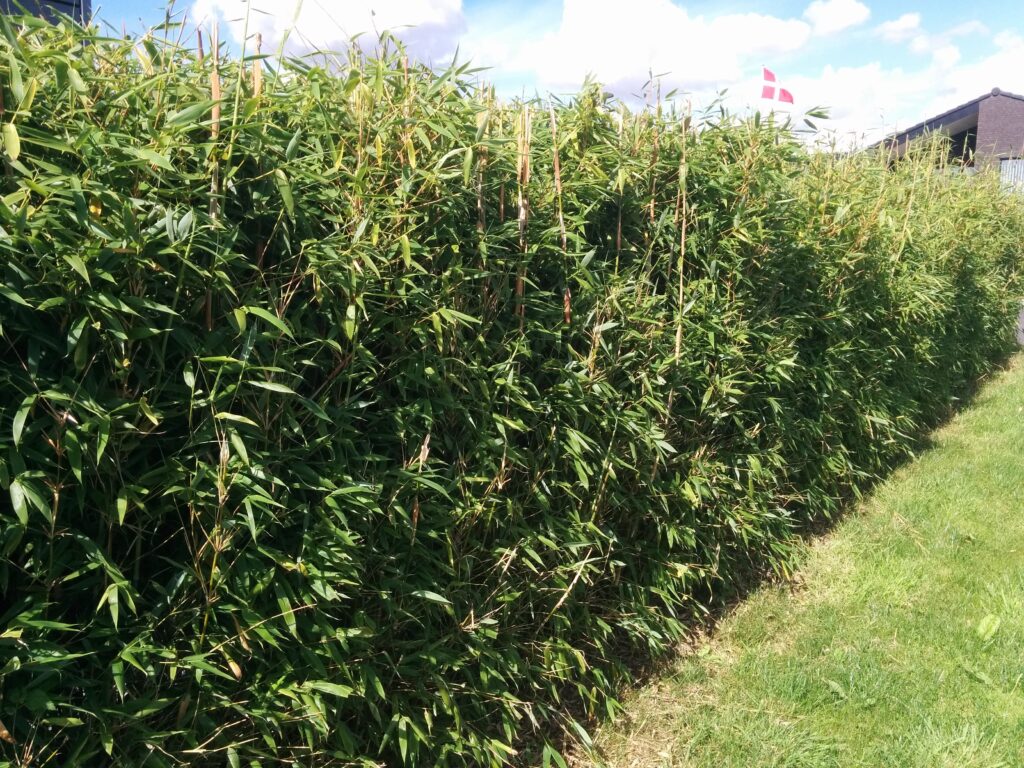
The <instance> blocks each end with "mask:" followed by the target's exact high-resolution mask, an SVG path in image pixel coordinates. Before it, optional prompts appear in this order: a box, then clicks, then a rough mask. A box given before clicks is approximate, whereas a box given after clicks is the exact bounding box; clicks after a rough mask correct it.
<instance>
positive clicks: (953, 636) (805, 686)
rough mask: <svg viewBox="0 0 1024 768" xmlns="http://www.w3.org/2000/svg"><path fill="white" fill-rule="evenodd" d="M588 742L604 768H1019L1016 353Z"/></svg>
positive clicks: (1022, 505)
mask: <svg viewBox="0 0 1024 768" xmlns="http://www.w3.org/2000/svg"><path fill="white" fill-rule="evenodd" d="M932 440H933V443H934V445H933V447H932V448H931V449H929V450H926V451H924V452H922V453H921V455H920V456H919V458H918V459H917V460H915V461H913V462H911V463H910V464H908V465H907V466H905V467H903V468H902V469H900V470H899V471H897V472H896V473H894V474H893V475H892V477H891V478H889V479H888V480H887V481H886V482H885V483H884V484H882V485H880V486H879V487H877V488H876V489H875V491H874V492H873V493H872V495H871V496H870V498H868V499H866V500H865V501H864V502H863V503H862V504H861V505H859V506H858V508H857V509H856V510H854V511H853V512H851V514H850V515H848V517H847V518H846V519H844V520H843V521H842V522H841V523H840V524H838V525H837V526H836V527H835V529H834V530H833V531H832V532H830V533H829V534H828V535H827V536H826V537H824V538H822V539H820V540H818V541H815V542H813V543H812V544H811V545H810V546H809V547H808V551H807V553H806V560H805V562H804V564H803V566H802V567H801V568H800V571H799V574H798V577H797V580H796V583H794V584H789V585H776V586H770V587H766V588H763V589H761V590H760V591H758V592H757V593H756V594H754V595H753V596H751V597H750V598H749V599H747V600H746V601H744V602H743V604H742V605H740V606H739V607H738V608H737V609H736V610H735V611H734V612H732V613H731V614H730V615H729V616H728V617H726V618H725V619H724V620H723V621H722V623H721V624H720V625H719V627H718V628H717V629H716V630H715V632H714V636H713V637H712V638H711V639H710V640H708V641H707V642H706V643H705V644H702V645H701V646H699V647H698V649H697V650H695V651H694V652H692V653H688V654H686V655H685V657H684V658H682V659H681V660H679V661H678V662H676V663H675V664H674V665H673V666H672V667H671V668H670V670H668V671H667V672H666V673H664V674H662V675H661V676H660V677H659V678H658V679H657V680H656V681H655V682H653V683H651V684H650V685H649V686H647V687H645V688H643V689H641V690H638V691H636V692H635V693H634V694H633V695H631V696H629V697H627V699H626V702H625V707H626V710H625V714H624V715H623V716H622V717H621V718H620V721H619V722H618V723H617V724H616V725H615V726H612V727H608V728H606V729H604V731H603V732H601V733H600V734H599V737H598V741H597V743H598V746H599V749H600V750H601V753H602V755H603V759H604V760H605V761H607V763H608V764H609V765H611V766H637V767H638V768H648V767H654V766H666V767H667V766H708V768H710V767H711V766H714V767H715V768H723V767H724V766H737V767H739V766H742V768H759V767H761V766H764V767H765V768H767V767H768V766H773V767H778V768H804V767H805V766H806V768H812V767H813V768H818V767H819V766H821V767H825V766H836V767H837V768H853V767H855V766H880V767H881V766H886V767H890V766H898V767H900V768H911V767H914V766H919V767H920V768H939V767H942V766H949V767H950V768H954V767H955V768H969V767H972V766H977V767H978V768H981V767H982V766H984V768H995V767H996V766H1024V359H1022V358H1020V357H1018V358H1017V359H1016V360H1015V361H1014V364H1013V365H1012V366H1011V368H1010V370H1008V371H1007V372H1005V373H1002V374H1000V375H998V376H996V377H994V378H993V380H992V381H990V382H989V383H987V385H986V386H984V388H983V389H982V390H981V392H980V393H979V395H978V397H977V398H976V400H975V402H974V403H973V405H972V406H971V407H970V408H969V409H967V410H965V411H964V412H963V413H961V414H960V415H958V416H957V417H956V418H954V419H953V420H952V421H951V422H950V423H949V424H948V425H946V426H945V427H943V428H942V429H940V430H938V431H937V432H936V433H935V434H934V435H933V436H932Z"/></svg>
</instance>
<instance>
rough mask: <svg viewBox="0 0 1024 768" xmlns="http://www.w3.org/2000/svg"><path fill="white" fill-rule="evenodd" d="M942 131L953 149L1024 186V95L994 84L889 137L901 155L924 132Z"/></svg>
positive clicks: (967, 159) (890, 144)
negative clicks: (985, 90)
mask: <svg viewBox="0 0 1024 768" xmlns="http://www.w3.org/2000/svg"><path fill="white" fill-rule="evenodd" d="M936 131H937V132H940V133H944V134H946V135H947V136H949V137H950V138H951V139H952V141H953V145H952V153H953V155H954V156H955V157H957V158H962V159H963V160H964V161H965V163H966V164H967V165H975V166H978V167H998V168H999V172H1000V175H1001V176H1002V178H1003V180H1004V181H1005V182H1007V183H1008V184H1013V185H1020V186H1022V187H1024V96H1018V95H1017V94H1015V93H1006V92H1005V91H1001V90H999V89H998V88H993V89H992V91H991V93H986V94H985V95H984V96H979V97H978V98H976V99H972V100H971V101H968V102H967V103H966V104H961V105H960V106H959V107H954V108H953V109H951V110H949V111H947V112H943V113H942V114H941V115H936V116H935V117H932V118H929V119H928V120H925V121H923V122H920V123H918V124H917V125H915V126H913V127H911V128H908V129H907V130H905V131H902V132H901V133H898V134H896V135H895V136H890V137H889V138H888V139H886V143H887V144H888V145H889V146H890V147H891V148H892V149H893V150H894V152H895V153H896V154H897V155H902V154H903V152H904V151H905V150H906V148H907V144H908V143H909V142H910V141H911V140H912V139H915V138H917V137H918V136H921V135H922V134H924V133H929V132H936Z"/></svg>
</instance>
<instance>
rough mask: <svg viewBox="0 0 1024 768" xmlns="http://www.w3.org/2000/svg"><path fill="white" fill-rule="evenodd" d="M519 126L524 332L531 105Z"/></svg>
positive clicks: (519, 295)
mask: <svg viewBox="0 0 1024 768" xmlns="http://www.w3.org/2000/svg"><path fill="white" fill-rule="evenodd" d="M517 122H518V125H517V129H518V130H517V137H516V138H517V148H518V155H517V157H518V165H519V168H518V199H519V252H520V254H521V255H522V263H521V264H520V265H519V269H518V272H517V274H516V314H517V315H519V330H520V331H522V330H523V324H524V321H525V319H526V255H527V250H528V247H529V246H528V244H527V238H526V229H527V225H528V224H529V221H530V201H529V197H528V191H527V187H528V186H529V184H530V139H531V133H532V129H533V115H532V114H531V111H530V105H529V104H527V105H524V106H523V111H522V113H521V114H520V115H519V119H518V121H517Z"/></svg>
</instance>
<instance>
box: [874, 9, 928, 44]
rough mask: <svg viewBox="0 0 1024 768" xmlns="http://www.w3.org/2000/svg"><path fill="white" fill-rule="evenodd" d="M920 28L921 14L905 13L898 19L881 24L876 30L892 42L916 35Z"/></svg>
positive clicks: (898, 41)
mask: <svg viewBox="0 0 1024 768" xmlns="http://www.w3.org/2000/svg"><path fill="white" fill-rule="evenodd" d="M920 29H921V14H920V13H904V14H903V15H902V16H900V17H899V18H898V19H893V20H892V21H886V22H883V23H881V24H879V25H878V29H877V30H875V31H876V32H877V33H878V34H879V35H881V36H882V37H883V38H884V39H886V40H888V41H889V42H890V43H901V42H903V41H904V40H909V39H910V38H911V37H913V36H914V35H916V34H917V33H918V31H919V30H920Z"/></svg>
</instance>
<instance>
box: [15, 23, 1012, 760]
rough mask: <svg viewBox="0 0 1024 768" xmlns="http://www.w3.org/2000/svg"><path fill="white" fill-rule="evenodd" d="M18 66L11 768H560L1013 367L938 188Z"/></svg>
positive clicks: (968, 196) (686, 143) (404, 86)
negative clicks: (100, 767)
mask: <svg viewBox="0 0 1024 768" xmlns="http://www.w3.org/2000/svg"><path fill="white" fill-rule="evenodd" d="M0 23H2V25H3V29H2V30H0V31H2V33H3V34H2V36H0V37H2V40H0V48H2V49H3V51H2V53H0V80H2V82H3V84H4V94H3V97H4V104H5V105H6V112H5V113H4V114H3V123H4V129H3V134H2V136H3V142H4V143H3V146H4V153H5V160H4V165H5V174H4V176H3V178H2V180H0V184H2V190H3V192H2V197H0V227H2V230H0V249H2V253H3V261H2V267H0V268H2V273H0V339H2V346H3V349H4V355H3V363H2V365H0V385H2V387H3V391H4V392H5V393H6V396H5V398H4V401H3V403H2V404H0V408H2V414H0V487H2V489H3V492H4V494H5V497H7V498H9V503H5V504H4V506H3V507H0V516H2V517H0V519H2V521H3V523H2V525H3V527H2V534H0V548H2V558H3V559H2V560H0V594H2V595H3V600H2V605H3V608H2V613H0V676H2V680H0V686H2V702H0V719H2V721H3V723H4V724H5V725H6V726H7V727H8V729H9V731H10V734H11V739H12V740H13V742H14V743H13V744H11V743H4V744H2V745H0V746H2V748H3V750H4V752H3V755H4V758H5V759H7V760H10V761H12V762H14V763H15V764H19V762H20V763H21V764H26V763H27V762H28V756H31V758H32V764H33V765H48V764H53V765H63V764H79V765H86V764H96V763H106V764H112V765H119V766H139V765H146V766H170V765H175V764H180V763H187V764H190V765H225V764H226V765H230V766H236V765H243V764H244V765H251V766H256V765H273V764H278V763H279V762H282V761H284V762H288V761H290V762H292V763H293V764H298V765H303V766H319V765H371V764H385V765H407V766H414V765H439V766H440V765H444V766H456V765H499V764H502V763H506V762H511V761H517V760H521V761H523V762H531V761H533V762H540V763H543V764H545V765H549V764H550V765H561V764H562V758H561V757H560V756H559V755H558V754H557V751H556V750H555V749H554V748H553V747H552V746H550V744H548V743H547V742H545V741H544V738H545V736H544V735H545V734H547V735H550V734H552V733H553V732H554V731H555V730H557V729H558V728H565V729H566V730H567V731H568V732H570V733H574V734H576V735H577V736H578V737H580V738H584V739H586V732H585V731H584V730H583V727H584V726H583V725H581V724H580V723H579V722H577V719H583V720H584V721H585V720H586V718H590V717H596V716H599V715H601V714H602V713H606V712H608V711H611V710H612V709H613V708H614V706H615V704H614V699H613V698H612V696H613V695H614V692H615V690H616V687H617V686H618V685H619V684H620V683H621V682H622V679H623V673H624V669H625V668H624V666H623V663H622V660H623V659H625V658H629V657H630V656H631V655H634V654H636V653H638V652H639V653H642V654H647V653H656V652H659V651H662V650H664V649H666V648H668V647H670V646H671V645H672V644H673V643H674V642H675V641H676V640H677V639H678V638H679V637H681V636H682V635H683V633H684V632H685V629H686V627H687V625H688V622H690V621H691V620H692V619H693V617H694V616H697V615H699V614H700V613H701V612H702V611H704V610H705V609H706V606H708V605H709V604H710V603H712V602H714V601H715V600H718V599H721V597H722V596H724V595H725V594H727V593H728V590H729V588H730V586H731V585H734V584H735V583H736V582H737V580H739V579H741V578H743V577H744V575H745V574H748V573H749V572H750V571H751V570H752V569H763V568H774V569H777V570H782V571H784V570H785V569H786V568H787V567H788V563H789V560H790V556H791V553H792V549H793V542H794V537H795V536H796V535H797V534H798V532H799V530H800V528H801V526H803V525H805V524H806V523H807V522H809V521H812V520H815V519H820V518H822V517H827V516H828V515H830V514H832V513H833V512H834V511H835V510H836V509H837V507H838V505H839V504H840V502H841V500H842V499H843V498H844V497H845V496H847V495H848V494H849V493H850V492H851V491H852V490H854V489H856V488H857V487H859V486H861V485H862V484H863V483H865V482H867V481H869V480H870V479H872V478H873V477H876V476H877V475H878V474H879V473H881V472H883V471H884V470H885V469H886V467H888V466H890V465H891V463H892V462H893V461H894V460H896V459H898V458H900V457H902V456H905V455H906V454H907V451H908V450H909V446H910V444H911V436H912V435H913V434H914V433H916V432H918V431H919V430H920V429H921V428H923V427H925V426H926V425H928V424H929V423H931V422H932V421H934V419H935V418H936V417H938V416H940V415H941V414H943V413H944V412H946V410H947V409H948V407H949V405H950V403H951V402H952V401H953V400H954V398H955V397H956V396H957V394H958V393H960V392H961V390H962V388H963V387H964V386H965V385H967V384H968V383H969V382H971V381H972V380H974V379H975V378H976V377H978V376H979V375H980V374H982V373H984V372H985V371H987V370H989V369H990V368H991V366H992V365H993V362H994V361H996V360H997V359H999V358H1000V356H1001V355H1003V354H1004V352H1005V350H1006V347H1007V340H1008V338H1009V333H1008V332H1009V328H1010V318H1011V315H1012V306H1013V296H1014V295H1015V292H1016V291H1017V289H1018V282H1017V276H1016V271H1015V270H1016V269H1017V265H1018V262H1019V257H1020V251H1021V242H1022V235H1024V213H1022V211H1021V207H1020V205H1019V202H1016V201H1013V200H1012V199H1011V198H1009V197H1006V196H1003V195H1001V194H1000V193H999V191H998V190H997V188H996V187H995V186H994V185H993V184H992V183H991V181H990V180H987V179H981V178H979V179H968V178H965V177H959V176H949V175H939V174H936V173H934V172H933V171H932V170H931V165H930V164H931V162H932V156H930V155H928V154H927V153H928V152H929V151H931V152H933V156H934V157H938V154H936V153H935V150H927V149H926V150H922V151H923V152H924V153H925V154H924V155H923V156H921V157H913V158H910V159H908V160H907V161H906V162H903V163H901V164H900V165H898V166H897V167H896V168H895V169H893V170H891V171H890V170H887V169H886V166H885V162H884V158H881V157H876V156H856V157H847V158H843V157H838V156H834V155H828V154H809V153H808V152H807V151H806V150H805V149H804V148H803V146H802V145H801V143H800V142H798V141H797V140H795V139H794V138H793V136H792V135H791V134H789V133H788V132H787V131H786V130H784V129H780V128H779V127H778V126H776V125H774V124H772V122H771V121H763V120H760V119H758V120H751V121H746V122H739V121H734V120H731V119H729V118H725V117H720V116H719V117H717V118H714V119H710V118H709V119H705V120H702V121H700V124H699V126H693V127H690V126H689V125H688V124H687V123H685V122H684V121H683V120H682V119H681V116H680V115H675V114H671V113H666V114H663V113H662V112H661V111H660V110H659V111H658V112H641V113H639V114H633V113H630V112H628V111H626V110H625V109H621V108H619V107H617V106H616V105H615V104H614V103H612V102H610V101H609V100H608V99H607V98H606V97H605V96H604V95H603V94H602V93H601V91H600V89H599V88H597V87H595V86H593V85H588V86H587V87H586V88H585V89H584V90H583V92H582V93H581V94H580V96H579V97H578V98H575V99H573V100H572V101H571V102H570V103H567V104H558V105H555V107H554V109H553V110H552V114H553V115H554V117H553V118H552V117H551V115H549V112H548V109H547V108H546V107H545V106H544V105H541V104H539V103H525V104H521V103H515V104H501V103H499V102H497V101H495V100H494V99H493V98H492V97H490V95H489V94H488V92H487V91H486V90H480V89H478V88H476V87H474V86H473V85H472V84H471V81H470V78H471V76H472V73H471V71H469V70H467V69H466V68H453V69H450V70H448V71H445V72H442V73H433V72H431V71H429V70H425V69H423V68H418V67H412V68H409V67H407V66H405V65H404V64H403V62H402V59H401V57H400V55H399V54H397V53H384V54H382V56H381V57H380V58H378V59H372V60H362V59H361V58H359V57H358V56H356V55H353V57H352V59H351V60H350V61H347V62H337V61H333V60H331V59H329V58H328V57H323V58H322V59H320V58H310V59H305V60H301V61H299V60H291V61H283V62H278V63H276V64H275V66H273V67H272V66H270V63H269V62H264V63H263V67H264V70H265V79H264V80H263V90H262V91H261V92H258V93H257V92H255V89H254V87H253V79H252V72H251V68H252V66H253V64H252V61H251V60H250V61H246V62H239V61H237V60H236V61H229V60H222V61H221V62H220V67H219V73H220V74H219V79H220V89H221V99H220V100H219V101H215V100H214V99H212V98H211V85H210V84H211V69H212V67H211V61H210V57H209V56H207V58H206V59H205V60H199V59H197V57H196V55H195V54H194V53H193V52H192V51H189V50H184V49H181V48H179V47H177V46H176V45H174V44H173V43H171V42H167V41H163V40H160V39H158V38H156V37H148V38H146V39H144V40H142V41H124V40H118V39H105V38H102V37H100V36H98V35H97V34H96V33H95V32H93V31H83V30H80V29H77V28H74V27H72V26H70V25H68V24H64V25H60V26H49V25H46V24H44V23H42V22H38V21H34V20H26V19H23V20H19V21H18V22H17V23H18V24H20V25H23V26H17V27H16V26H13V22H9V21H2V20H0ZM386 45H387V41H385V46H386ZM552 119H553V120H554V122H552ZM553 128H555V129H556V130H554V131H553ZM556 139H557V153H558V159H559V167H560V176H559V177H556V175H555V170H554V168H555V153H554V151H553V150H554V146H555V141H556ZM527 161H528V162H527ZM520 198H521V199H522V200H523V205H522V206H519V200H520ZM520 209H521V210H522V213H520ZM681 247H682V248H683V250H684V252H683V253H680V248H681ZM570 713H579V714H578V715H576V714H570ZM574 718H576V719H574ZM531 738H532V739H534V740H536V743H537V744H538V745H539V746H538V752H539V754H533V753H532V752H531V753H530V754H529V755H525V754H521V755H518V756H517V752H516V750H517V749H521V748H522V745H523V744H525V743H529V741H530V739H531Z"/></svg>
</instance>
